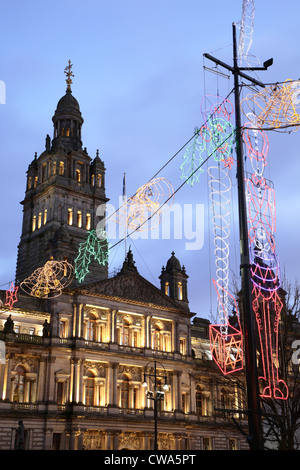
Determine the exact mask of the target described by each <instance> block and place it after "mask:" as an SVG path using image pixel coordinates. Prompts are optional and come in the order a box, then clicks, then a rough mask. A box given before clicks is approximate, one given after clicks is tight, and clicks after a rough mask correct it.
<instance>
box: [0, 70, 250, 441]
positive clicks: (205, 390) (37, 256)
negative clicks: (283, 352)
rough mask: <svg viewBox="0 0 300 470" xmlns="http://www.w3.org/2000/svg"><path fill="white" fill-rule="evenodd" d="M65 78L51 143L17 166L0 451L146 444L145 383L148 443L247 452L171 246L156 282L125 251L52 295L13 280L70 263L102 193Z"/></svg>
mask: <svg viewBox="0 0 300 470" xmlns="http://www.w3.org/2000/svg"><path fill="white" fill-rule="evenodd" d="M69 78H70V77H69ZM67 83H68V87H67V91H66V94H65V96H63V97H62V98H61V100H59V102H58V105H57V109H56V112H55V114H54V116H53V125H54V135H53V139H52V140H51V139H50V137H49V136H47V137H46V145H45V151H44V152H43V153H42V154H41V155H40V156H39V157H38V156H37V155H35V158H34V160H33V161H32V162H31V163H30V165H29V168H28V172H27V182H26V192H25V198H24V200H23V201H22V204H23V207H24V210H23V225H22V234H21V239H20V244H19V247H18V259H17V269H16V286H18V287H19V288H18V292H17V299H18V300H17V302H15V303H12V304H11V305H10V307H11V308H10V307H9V306H7V305H5V304H6V301H7V298H6V292H5V291H1V299H2V309H1V317H0V340H1V341H0V346H1V348H0V349H1V351H0V352H1V356H0V358H1V369H0V449H1V450H5V449H14V448H20V447H21V448H25V449H33V450H58V449H60V450H82V449H85V450H90V449H101V450H104V449H105V450H119V449H132V450H144V449H145V450H150V449H153V448H154V440H155V432H154V421H155V413H154V405H155V403H154V400H153V394H152V395H151V392H153V393H155V385H154V381H155V379H156V392H158V393H159V397H160V399H159V400H158V401H157V436H156V437H157V441H158V448H159V449H163V450H200V449H203V450H209V449H224V450H226V449H228V450H229V449H230V450H231V449H248V445H247V442H246V440H245V438H244V436H243V434H242V433H241V432H240V431H239V429H238V428H237V427H236V426H235V425H234V424H233V421H232V420H231V419H230V417H228V416H225V414H224V413H222V412H220V411H218V409H220V408H222V407H223V408H224V407H225V405H226V407H229V408H230V407H231V408H235V409H239V408H240V407H241V400H242V397H241V396H240V392H239V390H238V388H237V387H233V388H232V381H230V388H229V382H226V381H225V379H224V381H223V379H222V377H221V376H220V373H219V371H218V369H217V367H216V366H214V364H213V362H212V360H211V357H210V352H209V339H208V321H207V320H205V319H201V318H198V317H196V316H195V315H196V314H195V313H192V312H190V310H189V307H188V289H187V284H188V275H187V273H186V271H185V268H184V267H183V266H181V263H180V262H179V260H178V259H177V258H176V257H175V253H172V254H171V257H170V258H169V259H168V261H167V263H166V266H165V267H163V269H162V270H161V273H160V276H159V279H160V282H161V288H160V289H158V288H157V287H155V286H154V285H152V284H151V283H150V282H149V281H147V280H146V279H144V278H143V277H142V276H141V275H140V274H139V272H138V269H137V267H136V265H135V261H134V259H133V253H132V252H131V250H130V249H129V251H128V253H127V256H126V259H125V261H124V264H123V266H122V268H121V269H120V271H119V272H118V273H117V274H116V275H115V276H113V277H109V276H108V270H107V266H105V265H99V263H97V260H92V261H91V263H90V264H89V271H88V274H87V275H86V277H85V278H84V281H83V282H82V283H79V282H77V281H76V280H74V281H73V282H72V283H71V284H69V285H68V286H67V287H66V288H65V289H63V291H62V293H61V295H59V296H57V297H54V298H47V297H45V298H43V296H42V295H33V293H34V291H33V290H32V291H31V293H30V292H29V293H28V292H27V293H25V292H24V291H23V290H22V288H21V287H20V286H21V283H22V282H23V281H24V280H26V279H28V277H30V275H31V273H33V272H34V271H35V270H36V269H37V268H39V267H41V266H43V265H44V264H45V263H46V262H47V261H48V260H49V259H54V260H57V261H61V260H67V261H68V262H69V263H71V264H74V260H75V258H76V255H77V253H78V246H79V244H80V243H82V242H84V241H85V240H86V236H87V232H89V231H90V230H91V229H93V228H95V227H96V225H97V223H98V222H99V220H101V217H100V219H99V218H97V217H96V208H97V207H98V206H99V205H101V204H105V203H106V202H107V200H108V199H107V198H106V188H105V167H104V163H103V162H102V160H101V159H100V158H99V155H98V153H97V155H96V157H95V158H94V159H92V158H91V157H90V156H89V155H88V153H87V151H86V149H83V148H82V141H81V126H82V123H83V118H82V116H81V112H80V109H79V104H78V102H77V100H76V99H75V98H74V97H73V95H72V92H71V87H70V83H69V82H68V81H67ZM36 292H37V291H35V293H36ZM30 294H31V295H30ZM149 392H150V393H149ZM229 405H230V406H229ZM236 419H237V420H239V423H240V425H241V426H245V422H243V421H242V420H241V418H240V416H236Z"/></svg>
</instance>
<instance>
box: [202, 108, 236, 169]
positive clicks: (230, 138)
mask: <svg viewBox="0 0 300 470" xmlns="http://www.w3.org/2000/svg"><path fill="white" fill-rule="evenodd" d="M208 127H209V129H210V131H211V140H210V145H209V146H208V148H207V151H208V152H209V153H213V156H214V159H215V160H216V161H217V162H220V161H224V160H227V159H228V158H229V157H230V156H231V153H232V147H233V144H234V139H235V134H234V128H233V125H232V124H231V123H230V122H229V121H227V120H225V119H223V118H220V117H215V116H213V117H210V118H209V119H208Z"/></svg>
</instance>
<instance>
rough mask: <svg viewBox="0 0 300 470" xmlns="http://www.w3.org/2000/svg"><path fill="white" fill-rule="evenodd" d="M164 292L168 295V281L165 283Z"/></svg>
mask: <svg viewBox="0 0 300 470" xmlns="http://www.w3.org/2000/svg"><path fill="white" fill-rule="evenodd" d="M165 294H166V295H170V285H169V283H168V282H166V283H165Z"/></svg>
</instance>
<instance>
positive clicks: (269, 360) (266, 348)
mask: <svg viewBox="0 0 300 470" xmlns="http://www.w3.org/2000/svg"><path fill="white" fill-rule="evenodd" d="M252 296H253V301H252V307H253V311H254V314H255V318H256V323H257V328H258V333H259V343H260V351H261V362H262V371H263V374H262V375H261V376H260V377H259V384H260V387H261V390H262V391H261V396H262V397H264V398H275V399H279V400H286V399H287V398H288V387H287V385H286V383H285V381H284V380H282V379H280V378H279V372H278V364H279V357H278V351H279V348H278V327H279V320H280V315H281V311H282V309H283V303H282V301H281V299H280V297H279V295H278V291H277V290H273V291H272V290H269V292H268V293H267V292H266V291H262V290H261V289H260V288H258V287H257V286H256V285H255V284H254V286H253V291H252Z"/></svg>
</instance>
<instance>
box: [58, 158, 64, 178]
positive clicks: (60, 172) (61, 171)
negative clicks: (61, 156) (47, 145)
mask: <svg viewBox="0 0 300 470" xmlns="http://www.w3.org/2000/svg"><path fill="white" fill-rule="evenodd" d="M58 173H59V174H60V175H62V176H63V175H64V173H65V164H64V162H62V161H61V162H59V169H58Z"/></svg>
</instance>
